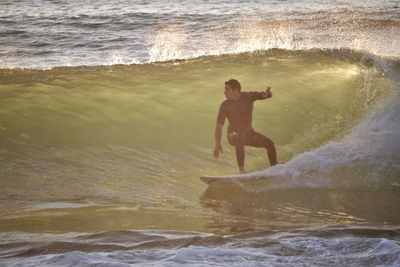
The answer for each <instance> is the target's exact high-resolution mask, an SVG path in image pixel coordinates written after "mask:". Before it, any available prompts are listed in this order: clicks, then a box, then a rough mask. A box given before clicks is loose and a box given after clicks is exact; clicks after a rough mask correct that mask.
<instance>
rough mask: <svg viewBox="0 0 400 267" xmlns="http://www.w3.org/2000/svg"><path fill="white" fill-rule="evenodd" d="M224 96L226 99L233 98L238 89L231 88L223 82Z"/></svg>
mask: <svg viewBox="0 0 400 267" xmlns="http://www.w3.org/2000/svg"><path fill="white" fill-rule="evenodd" d="M224 93H225V96H226V99H230V100H231V99H234V98H235V97H236V95H237V94H238V93H239V91H238V90H233V89H232V87H230V86H229V85H227V84H225V92H224Z"/></svg>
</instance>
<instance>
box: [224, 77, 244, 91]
mask: <svg viewBox="0 0 400 267" xmlns="http://www.w3.org/2000/svg"><path fill="white" fill-rule="evenodd" d="M225 84H226V85H229V86H230V87H231V88H232V90H238V91H239V92H240V90H241V89H242V86H241V85H240V82H239V81H238V80H235V79H230V80H229V81H226V82H225Z"/></svg>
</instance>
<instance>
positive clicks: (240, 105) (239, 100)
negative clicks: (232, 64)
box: [214, 79, 278, 173]
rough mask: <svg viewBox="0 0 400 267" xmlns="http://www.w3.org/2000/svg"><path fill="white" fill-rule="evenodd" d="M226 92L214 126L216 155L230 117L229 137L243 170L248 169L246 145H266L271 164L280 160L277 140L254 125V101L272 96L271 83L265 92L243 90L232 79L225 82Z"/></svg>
mask: <svg viewBox="0 0 400 267" xmlns="http://www.w3.org/2000/svg"><path fill="white" fill-rule="evenodd" d="M225 96H226V100H225V101H224V102H222V104H221V106H220V108H219V112H218V117H217V124H216V127H215V133H214V135H215V149H214V157H215V158H218V157H219V154H220V153H222V152H223V149H222V145H221V136H222V128H223V126H224V122H225V119H226V118H227V119H228V121H229V126H228V141H229V143H230V144H231V145H233V146H234V147H235V150H236V158H237V163H238V166H239V171H240V173H245V169H244V146H252V147H264V148H266V149H267V154H268V159H269V162H270V164H271V166H274V165H276V164H277V163H278V162H277V158H276V149H275V145H274V143H273V142H272V140H271V139H269V138H268V137H266V136H264V135H262V134H260V133H257V132H256V131H254V129H253V127H252V126H251V121H252V114H253V103H254V101H256V100H261V99H267V98H271V97H272V93H271V87H270V86H268V87H267V89H266V90H265V91H262V92H241V85H240V83H239V82H238V81H237V80H235V79H231V80H229V81H227V82H225Z"/></svg>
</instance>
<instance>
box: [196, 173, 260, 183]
mask: <svg viewBox="0 0 400 267" xmlns="http://www.w3.org/2000/svg"><path fill="white" fill-rule="evenodd" d="M264 178H266V176H265V173H264V172H249V173H244V174H231V175H224V176H208V175H203V176H200V180H202V181H203V182H204V183H206V184H214V183H229V182H244V181H252V180H259V179H264Z"/></svg>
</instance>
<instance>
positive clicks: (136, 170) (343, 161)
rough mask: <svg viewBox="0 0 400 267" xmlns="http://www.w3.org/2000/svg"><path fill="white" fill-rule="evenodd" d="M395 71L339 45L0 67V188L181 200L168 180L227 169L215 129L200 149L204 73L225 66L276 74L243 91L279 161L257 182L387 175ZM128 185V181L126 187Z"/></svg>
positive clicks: (394, 136)
mask: <svg viewBox="0 0 400 267" xmlns="http://www.w3.org/2000/svg"><path fill="white" fill-rule="evenodd" d="M398 73H399V63H398V61H397V60H396V59H393V60H390V59H385V58H382V57H377V56H373V55H368V54H367V53H359V52H355V51H351V50H305V51H292V50H268V51H259V52H257V53H242V54H238V55H224V56H211V57H201V58H197V59H193V60H182V61H172V62H164V63H153V64H144V65H143V64H137V65H128V66H124V65H120V66H98V67H71V68H55V69H52V70H7V69H3V70H1V75H2V79H1V84H0V86H1V88H2V90H1V98H0V99H1V100H0V101H1V105H0V106H1V113H0V137H1V138H0V140H1V141H0V157H1V159H2V161H1V163H0V167H1V169H2V177H3V179H2V181H1V182H2V188H3V189H2V190H3V195H4V196H5V198H7V196H9V197H17V198H21V199H35V198H36V199H42V200H51V199H59V198H60V196H61V195H62V196H64V197H63V199H80V198H88V199H103V200H107V201H132V202H145V203H151V204H150V205H153V204H154V203H158V201H159V200H160V198H161V199H163V198H164V197H166V198H170V196H165V189H166V188H168V189H169V190H171V192H176V194H175V196H176V197H177V199H175V200H174V201H177V202H182V203H186V202H187V200H185V198H186V197H187V196H188V195H189V194H190V192H191V191H188V192H187V193H182V192H181V188H182V186H179V187H175V185H176V183H180V184H181V183H183V184H191V181H192V180H191V179H190V177H193V176H194V177H197V176H199V175H201V174H204V173H208V174H214V175H217V174H221V173H222V174H226V173H231V172H233V170H234V169H235V167H234V166H235V161H234V152H233V150H232V148H231V147H230V146H229V145H228V144H227V143H224V147H225V152H226V153H225V155H224V157H223V158H222V161H214V160H213V159H212V157H211V153H210V150H211V148H212V146H213V144H212V140H213V139H212V138H211V137H210V136H211V132H212V129H213V124H214V121H215V118H214V117H215V114H214V113H215V112H216V110H217V108H218V105H219V104H220V101H222V100H223V94H222V89H218V87H221V84H223V81H224V80H226V79H229V78H231V77H232V76H235V77H236V78H238V79H239V80H241V81H242V83H243V85H244V88H263V87H264V86H265V83H268V84H270V85H272V86H273V88H276V89H273V90H276V92H275V94H274V98H273V99H271V101H268V102H266V103H265V104H264V103H261V102H260V103H257V105H256V109H255V112H254V118H253V119H254V126H255V128H256V130H258V131H260V132H262V133H265V134H267V135H268V136H270V137H271V138H272V139H273V140H274V141H275V143H276V144H277V147H278V152H279V160H280V161H281V162H286V164H284V165H280V166H279V165H278V166H276V167H274V168H271V169H268V170H266V171H265V176H271V177H275V178H276V179H275V180H274V182H273V183H272V184H269V185H268V186H266V187H265V188H269V189H273V188H285V187H314V188H321V187H322V188H323V187H334V188H342V187H357V186H359V185H361V184H362V185H363V187H366V188H367V187H376V186H378V187H380V186H382V187H398V180H397V177H398V174H399V167H398V164H397V162H398V159H399V152H398V151H400V148H399V146H398V144H397V141H396V140H398V137H399V135H398V133H399V132H400V131H398V130H399V129H398V125H400V124H399V121H398V119H397V118H398V117H399V116H398V113H399V106H398V105H399V103H400V102H399V96H398V88H399V87H398ZM218 95H220V97H218ZM16 121H18V124H15V122H16ZM224 142H225V140H224ZM192 162H196V164H195V165H193V163H192ZM246 162H247V163H246V164H247V166H248V170H257V169H263V168H265V163H264V162H265V156H264V155H263V153H262V152H257V151H256V150H251V149H250V150H249V151H248V157H247V160H246ZM7 177H8V178H7ZM24 177H25V178H26V177H31V179H28V180H26V179H25V178H24ZM15 179H17V181H18V184H21V186H19V187H15V186H14V185H15V182H16V180H15ZM113 179H116V180H113ZM45 181H46V182H45ZM71 181H75V182H73V183H71ZM112 181H113V182H112ZM149 181H152V182H150V183H149ZM156 181H157V183H158V184H157V185H155V184H153V183H156ZM138 187H139V188H142V191H141V192H138V193H137V194H132V191H136V188H138ZM196 188H197V187H196ZM33 189H37V190H33ZM39 189H40V190H39ZM250 190H252V189H250ZM178 199H179V200H178ZM189 199H190V197H189Z"/></svg>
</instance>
